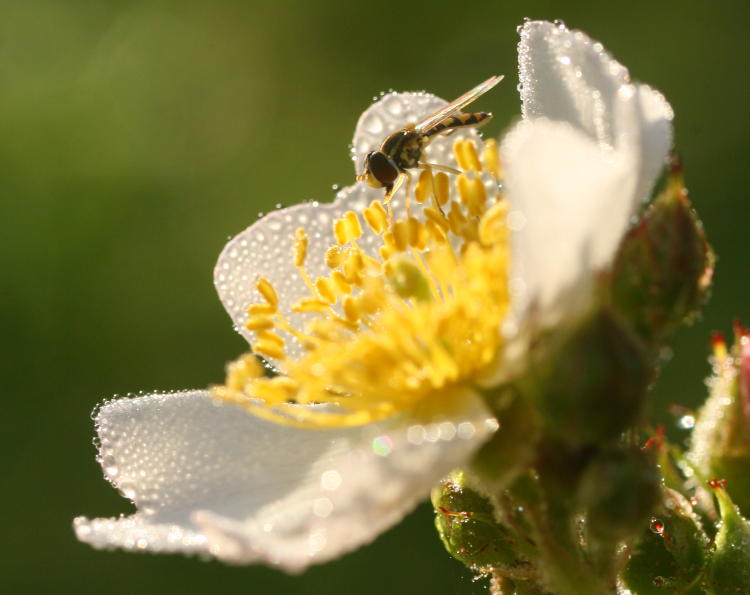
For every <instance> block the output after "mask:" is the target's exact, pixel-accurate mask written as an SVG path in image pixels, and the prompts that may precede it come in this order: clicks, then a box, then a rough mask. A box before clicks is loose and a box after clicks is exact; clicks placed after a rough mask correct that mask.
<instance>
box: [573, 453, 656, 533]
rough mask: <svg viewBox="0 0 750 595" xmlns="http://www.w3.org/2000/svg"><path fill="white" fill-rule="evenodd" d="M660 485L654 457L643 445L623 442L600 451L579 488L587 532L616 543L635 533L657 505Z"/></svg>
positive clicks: (586, 471) (584, 475) (582, 478)
mask: <svg viewBox="0 0 750 595" xmlns="http://www.w3.org/2000/svg"><path fill="white" fill-rule="evenodd" d="M659 485H660V477H659V473H658V471H657V469H656V465H655V464H654V462H653V460H652V457H650V456H649V454H647V453H645V452H644V451H642V450H641V449H640V448H637V447H631V446H621V447H619V448H616V449H606V450H605V451H603V452H601V453H599V454H598V455H597V456H596V457H595V458H594V459H593V460H592V461H591V462H590V463H589V465H588V467H587V468H586V470H585V471H584V473H583V476H582V477H581V482H580V486H579V492H578V494H579V502H580V503H581V505H582V506H583V507H584V509H585V510H586V531H587V534H588V535H589V536H590V537H591V538H593V539H594V540H595V541H597V542H599V543H603V542H607V543H610V544H613V545H614V544H616V543H617V542H619V541H621V540H623V539H628V538H630V537H633V536H634V534H637V533H638V532H639V531H640V528H641V527H642V526H643V525H644V523H645V521H646V520H647V519H648V518H649V517H650V516H651V514H652V512H653V510H654V508H655V507H656V505H657V503H658V501H659V498H660V495H661V494H660V492H661V490H660V488H659Z"/></svg>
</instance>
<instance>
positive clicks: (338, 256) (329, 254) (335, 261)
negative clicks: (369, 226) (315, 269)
mask: <svg viewBox="0 0 750 595" xmlns="http://www.w3.org/2000/svg"><path fill="white" fill-rule="evenodd" d="M378 204H380V203H378ZM325 258H326V265H327V266H328V268H331V269H335V268H338V267H339V266H340V265H341V263H342V262H344V251H343V250H342V249H341V248H339V247H338V246H331V247H330V248H328V250H326V257H325Z"/></svg>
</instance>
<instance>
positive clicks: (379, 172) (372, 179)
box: [357, 151, 400, 188]
mask: <svg viewBox="0 0 750 595" xmlns="http://www.w3.org/2000/svg"><path fill="white" fill-rule="evenodd" d="M399 173H400V171H399V169H398V166H397V165H396V164H395V163H394V162H393V160H392V159H391V158H390V157H388V155H386V154H385V153H383V152H382V151H370V152H369V153H368V154H367V155H366V156H365V172H364V173H363V174H360V175H358V176H357V180H364V181H365V182H367V184H368V185H370V186H372V187H373V188H382V187H384V186H386V187H389V186H392V185H393V182H394V181H395V180H396V178H398V176H399Z"/></svg>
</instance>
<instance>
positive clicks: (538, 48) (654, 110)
mask: <svg viewBox="0 0 750 595" xmlns="http://www.w3.org/2000/svg"><path fill="white" fill-rule="evenodd" d="M518 61H519V71H520V79H521V81H520V82H521V100H522V102H523V108H522V109H523V115H524V117H525V118H528V119H533V118H539V117H544V118H548V119H550V120H560V121H563V122H568V123H570V124H571V125H573V126H574V127H576V128H578V129H579V130H581V131H583V132H585V133H586V134H587V135H589V136H590V137H591V138H592V139H594V140H596V141H597V142H598V143H600V144H601V145H602V146H603V147H609V148H616V149H626V148H627V149H629V150H633V151H634V152H635V153H636V159H637V163H638V169H637V171H636V175H638V176H639V178H638V182H637V184H636V191H635V195H634V199H635V200H640V199H642V198H644V196H645V195H646V194H648V192H649V191H650V190H651V187H652V186H653V182H654V179H655V177H656V175H657V174H658V172H659V171H660V169H661V168H662V167H663V165H664V160H665V158H666V155H667V151H668V150H669V148H670V146H671V142H672V125H671V122H672V118H673V112H672V108H671V107H670V106H669V104H668V103H667V102H666V100H665V99H664V97H663V96H662V95H661V94H660V93H658V92H657V91H654V90H653V89H651V88H649V87H647V86H645V85H633V84H630V75H629V73H628V70H627V68H625V67H624V66H623V65H622V64H620V63H618V62H617V61H616V60H614V59H613V58H612V57H611V56H610V55H609V54H608V53H607V52H606V51H605V50H604V48H603V46H602V44H601V43H598V42H596V41H592V40H591V39H589V37H587V36H586V35H585V34H584V33H582V32H580V31H570V30H568V29H567V28H565V26H563V25H556V24H553V23H548V22H544V21H530V22H528V23H526V24H524V26H523V27H522V29H521V41H520V43H519V45H518Z"/></svg>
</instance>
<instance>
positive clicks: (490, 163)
mask: <svg viewBox="0 0 750 595" xmlns="http://www.w3.org/2000/svg"><path fill="white" fill-rule="evenodd" d="M482 161H483V162H484V166H485V167H486V168H487V171H489V172H490V173H491V174H492V175H493V176H494V178H495V179H496V180H498V179H499V178H500V153H499V152H498V150H497V141H496V140H495V139H494V138H491V139H488V140H486V141H484V150H483V151H482Z"/></svg>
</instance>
